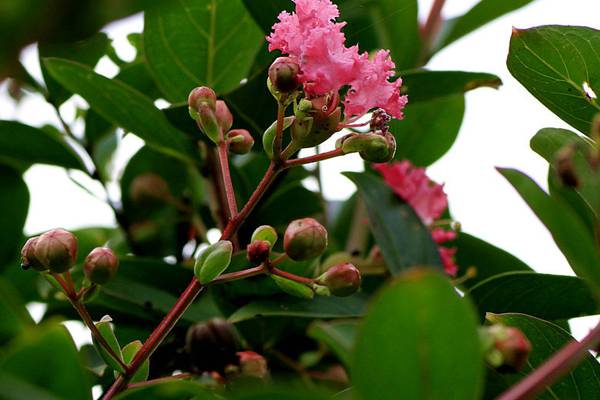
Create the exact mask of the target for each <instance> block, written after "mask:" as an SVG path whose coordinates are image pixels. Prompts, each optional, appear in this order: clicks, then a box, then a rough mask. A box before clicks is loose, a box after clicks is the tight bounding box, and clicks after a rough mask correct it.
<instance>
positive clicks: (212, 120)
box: [196, 103, 221, 143]
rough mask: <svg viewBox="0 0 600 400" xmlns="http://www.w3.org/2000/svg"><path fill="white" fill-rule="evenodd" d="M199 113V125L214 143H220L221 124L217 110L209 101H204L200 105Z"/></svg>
mask: <svg viewBox="0 0 600 400" xmlns="http://www.w3.org/2000/svg"><path fill="white" fill-rule="evenodd" d="M197 111H198V114H197V118H196V122H197V124H198V127H199V128H200V130H202V132H204V134H205V135H206V136H208V138H209V139H210V140H212V141H213V142H214V143H219V139H220V136H221V126H220V125H219V121H218V120H217V116H216V114H215V110H213V109H212V108H211V107H210V106H209V105H208V104H207V103H202V104H200V106H199V107H198V110H197Z"/></svg>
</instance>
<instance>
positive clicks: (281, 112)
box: [273, 102, 285, 161]
mask: <svg viewBox="0 0 600 400" xmlns="http://www.w3.org/2000/svg"><path fill="white" fill-rule="evenodd" d="M284 117H285V106H284V105H283V104H282V103H281V102H277V130H276V131H275V140H274V141H273V160H276V161H279V160H281V141H282V139H283V119H284Z"/></svg>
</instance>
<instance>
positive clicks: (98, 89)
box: [45, 58, 197, 160]
mask: <svg viewBox="0 0 600 400" xmlns="http://www.w3.org/2000/svg"><path fill="white" fill-rule="evenodd" d="M45 65H46V68H48V71H49V73H50V74H51V75H52V76H53V77H54V79H56V80H57V81H58V82H59V83H61V84H62V85H63V86H64V87H66V88H67V89H69V90H70V91H72V92H74V93H77V94H79V95H80V96H81V97H83V98H84V99H85V100H86V101H87V102H88V103H89V104H90V107H91V108H92V109H93V110H94V111H96V112H97V113H98V114H100V116H102V117H103V118H104V119H106V120H107V121H109V122H111V123H113V124H115V125H118V126H121V127H122V128H123V129H125V130H126V131H130V132H133V133H135V134H136V135H137V136H139V137H140V138H142V139H144V141H145V142H146V144H148V145H149V146H152V147H154V148H156V149H157V150H160V151H162V152H164V153H166V154H169V155H172V156H173V157H177V158H180V159H183V160H195V159H196V153H197V152H196V150H195V149H194V144H193V142H192V141H191V140H190V139H189V138H188V137H186V135H185V134H184V133H183V132H181V131H179V130H177V129H175V128H174V127H173V126H172V125H171V124H169V122H168V121H167V119H166V118H165V116H164V115H163V114H162V113H161V112H160V111H159V110H158V109H157V108H156V107H155V106H154V104H153V103H152V100H150V99H149V98H147V97H146V96H145V95H143V94H142V93H140V92H138V91H137V90H135V89H133V88H131V87H130V86H128V85H126V84H124V83H122V82H119V81H116V80H111V79H108V78H105V77H104V76H102V75H99V74H96V73H95V72H94V71H93V70H91V69H90V68H89V67H87V66H85V65H81V64H77V63H74V62H72V61H67V60H61V59H53V58H50V59H46V60H45Z"/></svg>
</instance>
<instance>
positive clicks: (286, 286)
mask: <svg viewBox="0 0 600 400" xmlns="http://www.w3.org/2000/svg"><path fill="white" fill-rule="evenodd" d="M271 279H273V281H274V282H275V284H276V285H277V286H278V287H279V289H281V290H282V291H284V292H285V293H287V294H289V295H292V296H294V297H300V298H301V299H312V298H313V297H315V292H314V291H313V290H312V288H310V287H308V286H306V285H305V284H303V283H300V282H296V281H293V280H291V279H287V278H283V277H281V276H278V275H271Z"/></svg>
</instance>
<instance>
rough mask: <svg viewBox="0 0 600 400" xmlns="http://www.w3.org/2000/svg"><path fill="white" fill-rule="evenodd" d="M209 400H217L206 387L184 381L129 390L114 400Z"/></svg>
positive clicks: (160, 383) (154, 384)
mask: <svg viewBox="0 0 600 400" xmlns="http://www.w3.org/2000/svg"><path fill="white" fill-rule="evenodd" d="M148 399H161V400H209V399H217V397H216V396H214V395H213V394H212V393H211V392H209V391H207V390H206V386H204V385H201V384H199V383H196V382H189V381H185V380H179V381H171V382H157V383H153V384H149V385H145V386H142V387H139V388H134V389H129V390H127V391H125V392H123V393H121V394H119V395H118V396H117V397H115V400H148Z"/></svg>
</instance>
